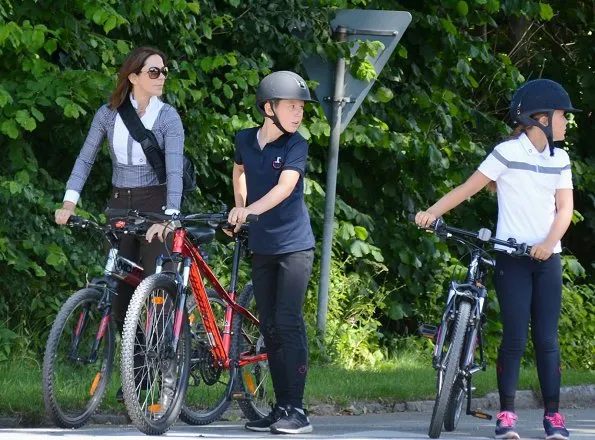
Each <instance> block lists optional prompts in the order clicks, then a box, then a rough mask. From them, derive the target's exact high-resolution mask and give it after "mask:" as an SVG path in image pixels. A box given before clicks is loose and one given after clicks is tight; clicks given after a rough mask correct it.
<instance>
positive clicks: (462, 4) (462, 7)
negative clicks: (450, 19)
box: [457, 0, 469, 16]
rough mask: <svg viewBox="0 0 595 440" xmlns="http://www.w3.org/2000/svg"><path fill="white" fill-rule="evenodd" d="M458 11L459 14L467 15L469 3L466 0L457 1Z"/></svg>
mask: <svg viewBox="0 0 595 440" xmlns="http://www.w3.org/2000/svg"><path fill="white" fill-rule="evenodd" d="M457 11H458V12H459V14H461V15H463V16H466V15H467V14H468V13H469V5H468V4H467V2H466V1H464V0H461V1H459V2H458V3H457Z"/></svg>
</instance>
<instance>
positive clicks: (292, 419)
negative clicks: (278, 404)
mask: <svg viewBox="0 0 595 440" xmlns="http://www.w3.org/2000/svg"><path fill="white" fill-rule="evenodd" d="M271 432H272V433H274V434H305V433H308V432H312V425H311V424H310V419H309V418H308V413H307V412H306V411H305V410H304V414H302V413H301V412H299V411H298V410H297V409H295V408H294V407H293V406H291V405H287V406H286V407H285V408H284V409H283V417H281V418H280V419H279V421H278V422H276V423H273V424H272V425H271Z"/></svg>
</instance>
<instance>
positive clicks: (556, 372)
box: [494, 253, 562, 412]
mask: <svg viewBox="0 0 595 440" xmlns="http://www.w3.org/2000/svg"><path fill="white" fill-rule="evenodd" d="M494 278H495V284H496V294H497V295H498V302H499V303H500V317H501V320H502V342H501V344H500V350H499V352H498V365H497V377H498V390H499V393H500V407H501V408H500V410H501V411H514V396H515V392H516V386H517V381H518V377H519V369H520V364H521V358H522V356H523V353H524V351H525V346H526V344H527V335H528V330H529V322H531V336H532V339H533V345H534V347H535V355H536V358H537V359H536V361H537V374H538V376H539V383H540V386H541V393H542V396H543V401H544V405H545V408H546V410H547V411H553V412H557V411H558V403H559V400H560V348H559V346H558V319H559V317H560V308H561V302H562V266H561V262H560V255H559V254H554V255H552V257H551V258H550V259H549V260H547V261H536V260H532V259H529V258H515V257H511V256H509V255H506V254H504V253H500V254H499V255H498V257H497V258H496V270H495V274H494Z"/></svg>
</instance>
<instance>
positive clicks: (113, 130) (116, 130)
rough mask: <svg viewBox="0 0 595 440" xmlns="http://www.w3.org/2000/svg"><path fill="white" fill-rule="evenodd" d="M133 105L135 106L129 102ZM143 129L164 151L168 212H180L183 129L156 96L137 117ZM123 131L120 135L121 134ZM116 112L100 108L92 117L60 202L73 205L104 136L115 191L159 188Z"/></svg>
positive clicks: (171, 112)
mask: <svg viewBox="0 0 595 440" xmlns="http://www.w3.org/2000/svg"><path fill="white" fill-rule="evenodd" d="M132 103H133V106H135V107H136V103H135V102H134V100H132ZM141 121H142V122H143V124H144V126H145V127H146V128H149V129H151V130H152V131H153V133H154V134H155V137H156V138H157V142H158V143H159V147H160V148H161V149H162V150H163V151H164V152H165V168H166V178H167V206H166V209H167V211H168V213H171V212H172V211H173V212H175V211H179V210H180V203H181V199H182V169H183V154H184V128H183V126H182V120H181V119H180V116H179V115H178V113H177V112H176V110H175V109H174V108H173V107H172V106H171V105H169V104H165V103H163V102H162V101H160V100H159V98H157V97H156V96H154V97H152V98H151V100H150V102H149V105H148V106H147V108H146V110H145V114H144V115H143V116H142V117H141ZM122 131H124V134H123V133H122ZM127 131H128V130H127V129H126V126H125V125H124V124H123V122H122V119H121V118H120V115H119V114H118V111H117V110H110V109H109V107H108V106H107V105H104V106H102V107H101V108H100V109H99V110H98V111H97V113H95V116H94V118H93V122H92V123H91V128H90V130H89V133H88V134H87V138H86V140H85V143H84V145H83V148H82V149H81V151H80V153H79V155H78V157H77V159H76V162H75V164H74V168H73V169H72V173H71V174H70V178H69V179H68V182H67V183H66V194H65V196H64V200H65V201H66V200H68V201H71V202H73V203H75V204H76V203H77V202H78V199H79V196H80V194H81V192H82V190H83V187H84V185H85V182H86V181H87V178H88V177H89V173H90V172H91V168H92V166H93V163H94V162H95V158H96V157H97V153H98V152H99V149H100V148H101V145H102V144H103V140H104V139H105V138H106V137H107V140H108V144H109V153H110V156H111V159H112V169H113V173H112V185H113V186H114V187H117V188H138V187H146V186H153V185H159V179H158V177H157V174H156V173H155V171H154V170H153V167H152V166H151V165H150V164H149V163H148V162H147V159H146V157H145V154H144V152H143V150H142V147H141V146H140V144H139V143H138V142H136V141H134V139H133V138H132V136H130V133H127Z"/></svg>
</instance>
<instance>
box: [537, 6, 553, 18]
mask: <svg viewBox="0 0 595 440" xmlns="http://www.w3.org/2000/svg"><path fill="white" fill-rule="evenodd" d="M539 16H540V17H541V18H542V20H545V21H550V20H551V19H552V18H554V10H553V9H552V7H551V6H550V5H548V4H547V3H539Z"/></svg>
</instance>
